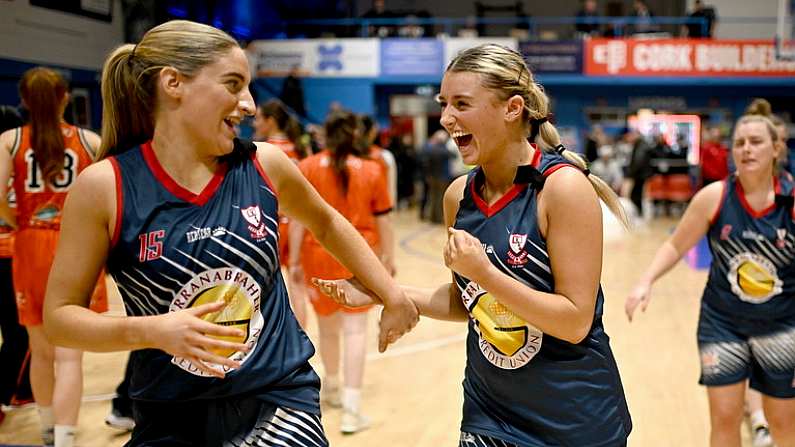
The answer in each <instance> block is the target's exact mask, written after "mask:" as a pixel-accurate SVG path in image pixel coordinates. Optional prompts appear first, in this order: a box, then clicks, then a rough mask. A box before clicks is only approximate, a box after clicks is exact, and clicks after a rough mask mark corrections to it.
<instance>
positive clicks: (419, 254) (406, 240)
mask: <svg viewBox="0 0 795 447" xmlns="http://www.w3.org/2000/svg"><path fill="white" fill-rule="evenodd" d="M436 227H437V225H431V224H423V226H422V227H420V228H419V229H417V230H414V231H412V232H410V233H409V234H407V235H406V236H404V237H403V238H401V239H400V242H399V245H400V248H401V249H403V251H405V252H406V253H407V254H409V255H411V256H414V257H415V258H419V259H422V260H423V261H428V262H433V263H434V264H437V265H438V264H440V263H442V264H444V262H443V260H442V258H441V256H439V257H436V256H431V255H429V254H428V253H426V252H424V251H420V250H415V249H414V248H412V247H411V245H410V244H411V243H412V242H414V240H415V239H417V238H419V237H420V236H423V235H425V234H427V233H430V232H431V231H433V230H435V229H436Z"/></svg>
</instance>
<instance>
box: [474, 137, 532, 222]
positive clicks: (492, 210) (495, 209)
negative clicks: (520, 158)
mask: <svg viewBox="0 0 795 447" xmlns="http://www.w3.org/2000/svg"><path fill="white" fill-rule="evenodd" d="M530 146H532V147H533V149H535V152H534V153H533V159H532V160H531V161H530V164H531V165H532V166H533V167H534V168H537V167H538V165H539V164H540V163H541V155H542V154H541V150H540V149H539V148H538V146H536V145H535V144H533V143H531V144H530ZM481 169H483V168H481ZM525 188H527V184H526V183H523V184H514V185H513V186H512V187H511V189H509V190H508V192H506V193H505V194H504V195H503V196H502V197H500V198H499V199H498V200H497V201H496V202H494V204H493V205H491V206H489V204H488V203H486V201H485V200H483V198H482V197H480V195H479V194H478V192H477V191H476V190H475V181H474V179H473V180H472V181H471V182H469V190H470V192H471V193H472V199H473V200H474V201H475V205H477V207H478V208H479V209H480V211H481V212H482V213H483V214H485V215H486V217H491V216H493V215H495V214H497V213H499V212H500V210H502V209H503V208H505V207H506V206H507V205H508V204H509V203H510V202H511V200H513V199H515V198H516V196H518V195H519V193H521V192H522V191H524V189H525Z"/></svg>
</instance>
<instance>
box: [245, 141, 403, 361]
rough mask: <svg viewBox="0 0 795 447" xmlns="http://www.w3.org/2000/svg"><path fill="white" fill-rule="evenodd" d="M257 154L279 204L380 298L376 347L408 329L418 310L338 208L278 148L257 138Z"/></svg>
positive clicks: (382, 348)
mask: <svg viewBox="0 0 795 447" xmlns="http://www.w3.org/2000/svg"><path fill="white" fill-rule="evenodd" d="M257 147H258V150H257V157H258V159H259V161H260V163H261V164H262V165H263V166H265V167H267V171H268V175H269V176H270V178H271V179H272V180H273V182H274V184H275V187H276V190H277V191H278V193H279V206H280V209H281V210H282V211H283V212H284V213H285V214H286V215H288V216H289V217H292V218H294V219H296V220H298V221H299V222H301V223H302V224H303V225H304V226H305V227H306V228H307V229H308V230H309V231H311V232H312V234H313V235H314V236H315V239H317V241H318V242H320V244H321V245H323V247H325V248H326V249H327V250H328V251H329V253H331V254H332V255H333V256H334V257H335V258H337V260H339V261H340V263H342V265H344V266H345V267H346V268H347V269H348V270H350V271H351V272H352V273H353V274H354V275H355V276H356V277H357V278H359V280H360V281H361V282H362V283H363V284H364V285H365V286H366V287H367V288H368V289H370V290H372V291H373V292H375V293H376V295H378V296H379V297H380V298H381V300H382V301H383V302H384V313H382V315H381V335H380V337H379V349H380V350H381V351H384V350H385V349H386V347H387V345H388V344H389V343H393V342H394V341H396V340H397V339H398V338H400V336H402V335H403V334H405V333H406V332H408V331H409V330H411V328H413V327H414V325H416V324H417V320H418V319H419V314H418V312H417V309H416V307H415V306H414V305H413V303H411V302H410V301H409V300H408V299H406V296H405V295H404V294H403V292H402V291H401V290H400V288H399V287H398V285H397V283H395V281H394V280H393V279H392V277H391V276H390V275H389V272H387V271H386V269H385V268H383V266H382V265H381V261H380V260H379V259H378V257H377V256H376V255H375V253H373V251H372V250H371V249H370V247H369V246H368V245H367V242H366V241H365V240H364V238H362V236H361V235H360V234H359V233H358V232H357V231H356V229H355V228H354V227H353V225H351V224H350V222H348V221H347V220H346V219H345V218H344V217H343V216H342V215H341V214H340V213H338V212H337V210H335V209H334V208H333V207H331V206H330V205H329V204H328V203H326V202H325V201H324V200H323V199H322V198H321V197H320V195H319V194H318V193H317V191H315V189H314V188H313V187H312V185H310V184H309V182H308V181H307V180H306V179H305V178H304V176H303V175H302V174H301V172H300V171H299V170H298V168H297V167H296V166H295V165H294V164H293V163H292V162H291V161H290V160H289V159H288V158H287V156H286V155H284V153H282V152H281V151H280V150H278V149H277V148H274V147H273V146H271V145H269V144H266V143H257Z"/></svg>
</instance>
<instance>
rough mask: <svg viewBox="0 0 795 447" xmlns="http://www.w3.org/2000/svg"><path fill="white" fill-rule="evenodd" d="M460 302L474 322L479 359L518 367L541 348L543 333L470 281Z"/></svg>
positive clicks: (527, 361) (507, 366) (514, 367)
mask: <svg viewBox="0 0 795 447" xmlns="http://www.w3.org/2000/svg"><path fill="white" fill-rule="evenodd" d="M461 299H462V300H463V301H464V305H465V306H466V307H467V309H468V310H469V314H470V316H471V318H472V320H473V321H474V323H475V325H474V327H475V331H476V332H477V333H478V336H479V338H480V341H479V342H478V345H479V347H480V351H481V353H482V354H483V356H484V357H485V358H486V359H487V360H488V361H489V362H490V363H491V364H493V365H494V366H497V367H499V368H502V369H517V368H520V367H522V366H524V365H526V364H527V363H529V362H530V360H532V359H533V357H535V355H536V354H537V353H538V351H539V350H540V349H541V342H542V340H543V337H544V334H543V332H541V331H539V330H538V329H536V328H535V327H533V326H532V325H530V324H528V323H527V322H526V321H524V320H523V319H522V318H520V317H519V316H518V315H516V314H514V313H513V312H511V310H510V309H508V308H507V307H505V306H504V305H503V304H502V303H500V302H499V301H497V299H496V298H494V297H493V296H492V295H491V294H490V293H488V292H487V291H485V290H483V289H481V288H480V286H479V285H478V284H476V283H474V282H470V283H469V284H468V285H467V287H466V288H465V289H464V290H463V291H462V292H461Z"/></svg>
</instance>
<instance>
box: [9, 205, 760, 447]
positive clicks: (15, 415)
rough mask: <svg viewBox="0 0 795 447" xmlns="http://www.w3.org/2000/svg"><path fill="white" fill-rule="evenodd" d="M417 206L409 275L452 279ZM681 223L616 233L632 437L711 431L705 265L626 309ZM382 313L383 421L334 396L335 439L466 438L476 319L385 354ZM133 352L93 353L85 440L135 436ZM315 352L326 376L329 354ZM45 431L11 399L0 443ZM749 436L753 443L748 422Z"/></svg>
mask: <svg viewBox="0 0 795 447" xmlns="http://www.w3.org/2000/svg"><path fill="white" fill-rule="evenodd" d="M415 214H416V213H415V212H413V211H412V212H408V211H404V212H400V213H397V215H396V217H395V219H396V231H397V237H398V240H399V241H400V245H399V247H398V250H397V254H398V259H397V262H398V269H399V272H398V279H399V281H400V282H401V283H405V284H411V285H418V286H432V285H438V284H439V283H441V282H447V281H449V280H450V273H449V271H448V270H446V269H445V268H444V264H443V262H442V256H441V248H442V246H443V244H444V241H445V229H444V228H442V227H441V226H434V225H429V224H425V223H421V222H419V221H418V220H417V218H416V217H415ZM674 225H675V220H670V219H668V220H658V221H654V222H651V223H649V224H647V225H646V226H644V227H642V228H640V229H638V230H636V231H635V232H633V233H631V234H629V235H625V236H616V237H611V240H607V241H606V242H605V250H604V253H605V257H604V269H603V273H602V284H603V287H604V291H605V303H606V304H605V315H604V321H605V326H606V329H607V332H608V334H609V335H610V337H611V343H612V347H613V351H614V353H615V357H616V360H617V362H618V366H619V369H620V371H621V377H622V380H623V383H624V389H625V392H626V395H627V399H628V401H629V408H630V412H631V414H632V419H633V423H634V429H633V431H632V435H631V437H630V439H629V445H630V446H644V447H656V446H659V447H668V446H704V445H707V444H708V441H709V437H708V436H709V418H708V409H707V399H706V392H705V390H704V388H702V387H700V386H699V385H698V384H697V380H698V375H699V363H698V354H697V348H696V322H697V319H698V308H699V299H700V295H701V292H702V290H703V287H704V283H705V281H706V271H696V270H693V269H691V268H690V267H689V266H688V265H687V264H685V263H680V264H679V265H678V266H677V267H675V268H674V269H673V270H672V271H671V272H670V273H669V274H668V276H666V277H665V278H663V279H662V280H660V281H659V282H658V284H657V285H656V286H655V289H654V300H653V301H652V303H651V305H650V307H649V310H648V311H647V313H646V314H640V315H638V316H637V317H636V320H635V322H634V323H632V324H630V323H628V322H627V319H626V317H625V315H624V299H625V297H626V294H627V293H628V291H629V290H630V287H631V286H632V285H633V283H634V282H635V281H636V280H637V278H638V277H639V275H640V274H641V272H642V270H643V269H644V268H646V266H647V265H648V263H649V262H650V260H651V258H652V256H653V254H654V251H655V250H656V249H657V247H658V246H659V245H660V244H661V243H662V241H663V240H664V239H665V237H666V236H667V235H668V234H669V232H670V230H671V229H672V227H673V226H674ZM609 233H610V234H613V235H617V234H619V233H620V231H617V230H615V229H613V228H611V229H610V231H609ZM121 309H122V307H121V305H120V303H119V302H118V297H116V298H115V300H114V303H113V304H112V312H115V313H117V314H118V313H120V312H121ZM376 319H377V314H376V312H375V311H373V313H372V314H371V322H370V326H371V329H370V335H371V343H370V348H369V351H370V353H369V355H368V363H367V367H366V371H365V380H364V382H365V385H364V389H363V405H362V408H363V411H364V412H365V413H366V414H367V415H368V416H369V417H370V418H371V419H372V421H373V424H372V427H371V428H370V429H369V430H366V431H364V432H361V433H358V434H355V435H350V436H342V435H341V434H340V433H339V429H338V427H339V422H340V412H341V410H333V409H329V408H324V411H323V423H324V426H325V429H326V433H327V436H328V438H329V440H330V441H331V445H333V446H340V447H353V446H413V447H438V446H454V445H457V442H458V433H459V422H460V418H461V403H462V389H461V381H462V379H463V371H464V337H465V335H466V326H465V325H464V324H456V323H445V322H438V321H434V320H429V319H423V320H422V321H420V323H419V325H418V326H417V328H416V329H415V330H414V331H413V332H412V333H410V334H409V335H407V336H406V337H404V338H403V339H401V340H400V341H399V342H398V343H397V344H395V345H393V346H392V347H391V348H390V349H389V350H388V351H387V352H386V353H385V354H378V352H377V349H376ZM309 332H310V336H313V337H315V336H316V334H317V330H316V328H315V323H314V321H313V320H310V330H309ZM125 361H126V354H124V353H114V354H91V353H89V354H86V356H85V366H84V370H85V394H84V396H85V399H84V404H83V407H82V411H81V414H80V424H79V425H80V426H79V433H78V438H77V444H78V445H80V446H83V447H92V446H96V447H100V446H101V447H109V446H121V445H123V444H124V442H125V441H126V440H127V435H125V434H120V433H119V432H117V431H115V430H113V429H111V428H108V427H107V426H105V423H104V418H105V415H106V414H107V413H108V411H109V408H110V397H112V394H113V392H114V390H115V387H116V385H117V384H118V382H119V380H120V379H121V377H122V375H123V369H124V364H125ZM312 363H313V365H314V366H315V367H316V369H317V370H318V373H319V374H320V375H321V377H322V375H323V372H322V367H321V366H320V361H319V358H318V356H315V358H314V359H313V361H312ZM745 430H746V429H745V427H743V431H744V433H745ZM38 431H39V427H38V416H37V413H36V410H35V407H34V406H29V407H26V408H20V409H12V410H10V411H9V412H8V417H7V418H6V421H5V422H4V423H3V425H2V426H0V444H24V445H30V444H36V443H37V442H39V438H38ZM744 445H750V442H749V440H748V436H747V434H744Z"/></svg>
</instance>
